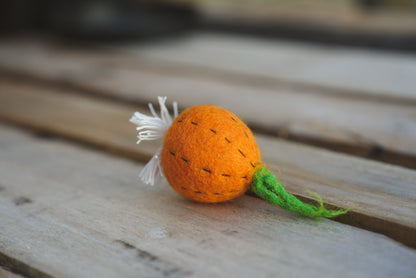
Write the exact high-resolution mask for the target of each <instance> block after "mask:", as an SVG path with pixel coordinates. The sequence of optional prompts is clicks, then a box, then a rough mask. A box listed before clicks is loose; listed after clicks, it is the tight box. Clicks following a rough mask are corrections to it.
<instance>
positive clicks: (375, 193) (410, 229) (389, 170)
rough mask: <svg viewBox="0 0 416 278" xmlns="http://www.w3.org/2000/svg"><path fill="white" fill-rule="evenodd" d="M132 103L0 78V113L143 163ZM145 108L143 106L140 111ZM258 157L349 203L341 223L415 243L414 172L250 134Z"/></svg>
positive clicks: (301, 188) (330, 200)
mask: <svg viewBox="0 0 416 278" xmlns="http://www.w3.org/2000/svg"><path fill="white" fill-rule="evenodd" d="M133 111H135V107H134V106H132V105H127V104H118V103H114V101H108V100H102V99H98V98H93V97H86V96H82V95H77V94H75V93H73V92H72V93H71V91H68V90H59V89H56V88H51V87H45V86H39V85H38V86H35V85H19V84H17V83H16V82H11V81H5V80H3V81H2V82H1V83H0V118H1V119H3V120H5V121H8V122H10V123H15V124H19V125H22V126H25V127H30V128H32V129H35V130H39V131H44V132H45V131H46V132H48V133H49V134H52V135H57V136H63V137H66V138H71V139H74V140H76V141H78V142H81V143H88V144H89V145H90V146H94V147H100V148H104V149H106V150H110V151H112V152H113V153H117V154H119V155H123V156H125V157H130V158H134V159H138V160H139V161H147V160H148V159H149V158H150V157H151V156H152V155H153V154H154V152H155V151H156V149H157V144H149V143H146V142H144V143H143V144H140V145H135V128H134V126H133V125H132V124H131V123H129V122H128V119H129V117H130V116H131V115H132V113H133ZM141 111H145V110H141ZM256 139H257V141H258V143H259V146H260V149H261V151H262V154H263V160H264V161H265V163H266V164H267V165H268V166H269V167H270V168H271V169H272V170H273V171H274V172H275V173H276V174H277V175H278V177H279V178H280V179H281V180H282V181H283V182H284V183H285V184H286V186H287V188H288V190H289V191H290V192H292V193H295V194H296V195H298V196H301V197H304V198H306V199H311V197H310V195H309V194H308V193H307V191H308V190H312V191H316V192H319V193H320V194H321V195H322V197H323V198H324V200H325V202H326V203H327V204H329V205H333V206H336V207H343V208H347V207H353V206H354V205H356V207H353V208H352V212H350V213H349V214H348V215H347V216H344V217H340V221H342V222H344V223H348V224H351V225H354V226H358V227H361V228H364V229H368V230H372V231H377V232H380V233H383V234H386V235H388V236H390V237H392V238H394V239H396V240H398V241H400V242H403V243H405V244H407V245H409V246H413V247H414V246H416V237H415V232H416V221H415V219H416V194H415V190H414V188H415V186H416V172H415V171H411V170H407V169H404V168H400V167H394V166H391V165H387V164H382V163H376V162H371V161H367V160H363V159H359V158H355V157H351V156H347V155H342V154H339V153H333V152H329V151H324V150H322V149H316V148H311V147H306V146H300V145H298V144H293V143H289V142H285V141H282V140H277V139H275V138H273V137H268V136H262V135H259V134H256Z"/></svg>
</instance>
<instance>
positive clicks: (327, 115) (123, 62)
mask: <svg viewBox="0 0 416 278" xmlns="http://www.w3.org/2000/svg"><path fill="white" fill-rule="evenodd" d="M204 39H205V38H204V37H203V36H202V39H200V40H202V41H203V40H204ZM222 40H224V38H223V39H222ZM222 40H220V42H221V43H222V44H224V45H225V46H228V47H230V45H233V43H235V41H232V40H231V41H230V42H227V41H226V40H225V42H224V41H222ZM193 41H196V42H193ZM178 44H179V46H178ZM187 45H188V46H187ZM198 45H199V42H198V39H193V38H191V39H190V40H189V41H185V42H184V46H181V45H180V43H176V45H175V44H174V45H173V46H172V49H170V48H169V47H167V48H166V49H164V48H163V47H160V49H159V50H158V48H157V47H156V50H155V53H153V52H152V51H151V50H146V47H142V48H144V49H142V48H140V47H132V48H131V49H130V50H125V52H126V53H127V54H126V55H123V54H120V52H122V50H123V48H120V49H119V51H116V50H112V51H111V50H108V49H107V50H100V49H97V51H94V52H93V51H91V50H92V49H94V50H95V48H94V47H93V48H92V49H89V50H85V49H84V50H80V49H74V48H68V47H63V46H59V45H55V44H52V43H49V44H48V43H47V42H43V41H40V42H39V41H38V42H36V41H35V42H33V41H32V42H30V41H29V42H28V43H27V44H22V43H15V44H13V43H10V45H7V44H5V43H3V44H0V69H1V70H2V71H3V74H5V73H7V74H9V75H13V76H15V77H16V76H17V77H20V78H22V79H21V80H22V81H24V80H25V79H30V80H37V81H42V82H45V83H49V84H58V85H60V86H63V87H67V88H74V89H76V90H78V91H80V92H81V91H82V92H86V93H89V94H94V95H101V96H106V97H108V98H111V99H113V100H117V101H118V102H131V103H137V104H144V103H146V102H147V101H153V100H154V99H155V98H156V96H157V95H166V96H168V97H169V98H170V99H176V100H180V101H181V103H182V105H183V106H184V107H188V106H192V105H196V104H207V103H212V104H217V105H221V106H224V107H226V108H228V109H229V110H232V111H233V112H235V113H237V114H240V115H242V118H243V120H245V121H246V122H247V123H249V124H250V125H251V126H252V127H253V130H255V131H258V132H260V133H264V134H269V135H277V136H279V137H282V138H285V139H289V140H293V141H296V142H301V143H306V144H310V145H314V146H318V147H324V148H327V149H331V150H336V151H339V152H344V153H350V154H354V155H357V156H362V157H366V158H369V159H374V160H379V161H384V162H389V163H391V164H396V165H401V166H405V167H409V168H414V169H416V153H415V151H414V150H416V145H415V144H416V143H415V142H416V123H415V121H414V111H415V109H416V108H415V106H416V104H415V102H412V101H411V100H410V99H409V96H413V94H410V93H409V92H408V91H409V90H408V89H406V90H405V91H406V93H400V92H399V93H397V94H396V93H395V92H389V93H386V94H381V95H378V97H380V96H381V97H382V98H384V97H385V96H394V97H398V99H400V100H401V101H400V102H391V101H390V100H389V99H386V101H381V102H379V101H374V100H375V99H376V98H367V97H368V95H372V93H371V90H373V91H374V90H377V89H380V88H379V87H377V86H378V84H375V85H374V86H376V87H371V88H372V89H371V88H370V89H371V90H369V91H370V93H368V91H363V92H362V93H359V94H356V95H354V96H351V94H347V93H346V94H341V95H340V94H337V93H335V92H336V90H334V89H331V90H326V91H327V92H326V93H324V94H323V93H322V92H323V91H325V90H322V88H321V87H322V86H320V85H319V84H318V85H317V86H318V87H316V86H315V85H313V84H312V85H311V84H307V85H305V86H303V85H301V86H298V85H295V86H294V88H292V87H291V86H292V85H290V84H298V83H296V82H291V83H290V82H289V83H290V84H288V83H287V84H286V85H283V86H282V85H281V81H273V82H275V84H278V85H276V86H271V87H269V88H265V87H264V84H265V83H268V82H267V81H266V80H265V79H264V78H266V79H267V78H269V79H273V78H274V77H273V76H274V75H273V76H267V75H266V74H265V72H264V69H262V68H260V69H257V70H258V71H260V72H259V73H257V74H256V73H255V72H241V71H238V70H237V69H235V68H232V69H223V68H221V66H220V65H219V66H217V67H214V65H212V64H208V65H207V68H208V69H211V70H208V71H206V70H202V71H201V72H199V73H197V74H195V71H197V70H195V63H194V62H192V61H188V62H187V60H186V59H185V58H184V57H182V56H183V55H182V54H181V55H182V56H181V57H182V58H180V59H179V58H178V59H176V58H175V59H174V58H173V57H171V56H172V53H176V52H178V51H179V52H181V51H183V50H182V48H184V47H185V48H187V47H188V48H191V50H192V51H193V52H195V53H194V54H193V56H192V57H195V55H197V54H198V53H200V52H201V49H199V48H200V46H198ZM260 46H261V47H262V48H261V49H263V48H264V49H263V50H264V51H265V52H266V54H267V55H271V56H272V57H275V56H276V53H274V52H273V51H271V50H270V49H269V48H270V47H266V46H265V45H263V44H260ZM285 48H287V47H283V49H285ZM298 48H300V49H297V50H296V51H301V49H302V47H298ZM115 49H117V48H115ZM209 49H210V48H208V49H207V50H209ZM213 49H214V50H215V49H217V48H216V47H213ZM136 50H137V51H136ZM217 50H218V49H217ZM211 51H212V49H211ZM246 51H247V50H246ZM285 51H286V52H287V51H288V50H287V49H286V50H284V51H283V53H285ZM296 51H294V52H296ZM313 51H315V52H317V53H318V54H319V55H318V57H321V56H322V57H324V54H323V53H322V50H319V49H314V50H313ZM338 51H339V52H340V53H341V54H340V55H341V56H342V55H344V56H345V57H344V56H343V58H342V59H341V62H342V60H343V59H344V60H345V59H347V58H346V57H350V56H351V57H355V60H357V59H358V58H357V57H360V55H361V56H362V55H363V53H361V52H358V54H355V52H354V51H353V52H352V53H349V52H348V51H346V53H347V54H345V53H344V54H342V53H343V52H342V51H340V50H338ZM277 53H278V52H277ZM325 53H326V52H325ZM289 54H291V55H292V56H293V55H294V53H291V52H290V51H289ZM267 55H266V56H267ZM354 55H355V56H354ZM165 56H167V57H165ZM179 56H180V55H179ZM306 56H307V57H308V55H306ZM356 56H357V57H356ZM155 57H156V58H155ZM335 57H337V56H335ZM275 58H276V57H275ZM277 58H279V55H277ZM292 58H293V57H292ZM334 59H335V58H334ZM377 59H381V60H382V62H381V66H380V67H381V68H383V69H385V68H386V65H387V64H388V62H389V60H391V61H390V62H391V63H393V64H395V65H396V66H395V67H396V68H397V69H400V70H398V71H399V72H402V71H404V70H406V69H409V70H411V69H412V61H410V62H409V61H403V57H401V56H398V57H396V56H394V55H392V57H389V58H388V59H387V60H386V59H384V60H383V59H382V58H380V55H378V54H377V55H375V57H372V58H371V59H370V61H369V62H368V65H367V67H369V66H370V65H377V61H378V60H377ZM305 60H306V62H307V63H312V62H316V63H317V61H315V60H314V59H312V61H310V60H311V58H310V57H309V58H305ZM335 60H336V59H335ZM358 60H359V59H358ZM396 60H397V61H396ZM410 60H411V59H410ZM331 61H332V60H331V59H329V61H328V63H329V62H331ZM187 63H188V64H191V67H187V66H186V65H187ZM204 63H206V62H204ZM312 64H313V63H312ZM335 64H336V63H335ZM39 65H42V66H39ZM204 65H205V64H204ZM388 65H390V64H388ZM414 65H415V68H416V62H415V63H414ZM197 66H201V65H199V64H198V65H197ZM356 66H357V65H356ZM257 67H259V65H257ZM310 67H311V66H310ZM224 70H225V71H227V70H228V73H225V74H223V72H224ZM385 70H386V69H385ZM385 70H382V71H381V72H383V71H385ZM292 71H294V70H292ZM387 71H388V70H387ZM215 72H217V73H216V75H217V76H222V75H223V76H224V78H223V79H222V80H212V79H210V77H209V76H210V75H212V74H210V73H215ZM408 74H409V73H408ZM237 76H239V77H237ZM250 76H251V77H254V78H257V77H256V76H260V77H259V78H260V79H258V80H257V81H253V84H252V85H251V87H250V86H248V84H246V83H244V82H243V83H241V82H240V81H241V80H245V79H247V80H250ZM347 76H348V75H347ZM406 76H407V75H406ZM354 78H358V77H357V76H355V77H354ZM387 78H388V76H384V78H383V80H384V79H387ZM397 78H398V77H396V79H397ZM236 79H238V80H239V81H237V80H236ZM347 79H348V78H347ZM348 80H349V79H348ZM354 80H355V79H352V80H350V81H351V82H353V81H354ZM406 80H407V79H406V78H405V81H406ZM356 81H357V80H356ZM399 81H400V78H399V79H397V80H396V81H395V82H392V83H393V84H395V86H397V90H401V87H400V86H399V85H398V83H400V82H399ZM343 82H344V81H343ZM318 83H319V82H318ZM358 83H360V82H358ZM375 83H377V82H375ZM341 84H344V83H341ZM405 84H407V85H406V86H407V87H406V88H410V87H411V86H412V83H411V81H410V79H409V80H407V81H406V82H405ZM413 85H415V86H416V84H413ZM314 86H315V88H314ZM363 86H364V85H363ZM372 86H373V85H372ZM266 87H267V86H266ZM364 88H365V86H364ZM367 89H368V88H367ZM391 90H393V89H392V88H390V91H391ZM191 92H192V93H191ZM258 107H261V109H259V108H258Z"/></svg>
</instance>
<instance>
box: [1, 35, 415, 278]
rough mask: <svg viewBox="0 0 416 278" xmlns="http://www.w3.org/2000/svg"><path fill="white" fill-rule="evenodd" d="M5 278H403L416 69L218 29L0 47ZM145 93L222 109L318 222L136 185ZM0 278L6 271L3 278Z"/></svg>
mask: <svg viewBox="0 0 416 278" xmlns="http://www.w3.org/2000/svg"><path fill="white" fill-rule="evenodd" d="M0 73H1V74H0V120H1V124H0V148H1V155H0V177H1V179H0V267H3V269H2V270H1V269H0V276H2V275H4V276H6V275H11V276H10V277H14V276H18V275H23V276H28V277H143V276H145V277H164V276H166V277H186V276H191V277H192V276H194V277H217V276H219V277H230V276H231V277H234V276H241V277H253V276H259V277H268V276H271V277H275V276H289V277H298V276H300V277H303V276H306V275H308V277H318V276H319V277H334V276H335V275H341V276H343V277H368V276H370V275H372V276H377V277H392V276H397V277H414V275H415V273H416V272H415V271H416V263H415V262H416V252H415V250H414V248H416V171H415V169H416V114H415V113H416V112H415V111H416V95H415V93H414V90H415V89H416V78H415V76H416V57H414V56H412V55H410V54H409V55H398V54H394V53H389V52H371V51H364V50H357V49H349V48H339V47H338V48H335V47H323V46H316V45H308V44H305V43H303V44H300V43H289V42H285V41H273V42H272V41H263V40H260V39H258V40H254V39H247V38H245V37H238V36H227V37H226V36H222V35H219V34H214V33H197V34H194V35H190V36H187V37H183V38H180V39H176V40H172V41H170V42H169V43H166V42H153V43H148V44H144V45H141V44H126V45H90V46H88V47H80V46H79V47H76V46H69V45H67V44H64V43H59V42H56V41H53V40H51V39H47V38H44V39H31V38H20V39H14V40H11V39H9V40H3V41H1V42H0ZM158 95H163V96H165V95H166V96H168V100H169V102H171V101H173V100H177V101H178V102H179V105H180V108H181V110H182V109H184V108H186V107H189V106H192V105H197V104H216V105H220V106H223V107H225V108H227V109H229V110H231V111H233V112H235V113H236V114H237V115H239V116H240V117H241V118H242V119H243V120H245V121H246V122H247V123H248V124H249V125H250V127H251V128H252V129H253V131H254V132H255V135H256V139H257V141H258V144H259V146H260V148H261V150H262V156H263V160H264V161H265V162H266V164H267V165H268V166H269V168H270V169H271V170H272V171H273V172H274V173H275V174H276V175H277V176H278V177H279V179H281V180H282V181H283V183H284V184H285V186H286V187H287V189H288V191H290V192H291V193H293V194H295V195H296V196H298V197H300V198H301V199H302V200H305V201H312V200H313V197H311V196H310V195H309V194H308V193H307V192H308V190H312V191H316V192H319V193H320V194H321V196H322V197H323V199H324V201H325V204H326V206H328V207H335V208H348V207H352V210H351V211H350V212H349V213H348V214H346V215H344V216H340V217H338V218H336V219H333V220H327V219H322V220H319V221H316V220H313V219H309V218H306V217H301V216H299V215H296V214H294V213H291V212H287V211H284V210H282V209H280V208H279V207H273V206H271V205H269V204H267V203H266V202H264V201H263V200H261V199H258V198H256V197H255V196H253V195H250V194H247V195H245V196H243V197H240V198H238V199H236V200H233V201H230V202H226V203H220V204H210V205H207V204H199V203H194V202H191V201H188V200H185V199H184V198H183V197H181V196H179V195H178V194H176V193H175V192H174V191H173V190H172V189H171V188H170V186H169V185H168V184H167V183H166V182H162V183H159V184H156V185H155V186H148V185H144V184H143V183H141V182H140V181H139V180H138V178H137V175H138V173H139V171H140V169H141V168H142V167H143V166H144V164H145V163H146V162H147V160H148V159H149V158H150V157H151V156H152V154H153V153H154V152H155V150H156V148H157V144H156V143H148V142H145V143H142V144H140V145H136V144H135V141H136V140H135V138H136V134H135V133H136V131H135V128H134V126H133V125H132V124H131V123H129V122H128V119H129V118H130V116H131V115H132V113H133V112H134V111H142V112H145V111H147V108H146V105H147V102H150V101H151V102H155V100H156V97H157V96H158ZM6 277H7V276H6Z"/></svg>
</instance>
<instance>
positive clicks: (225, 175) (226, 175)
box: [221, 174, 231, 177]
mask: <svg viewBox="0 0 416 278" xmlns="http://www.w3.org/2000/svg"><path fill="white" fill-rule="evenodd" d="M221 176H223V177H231V175H228V174H221Z"/></svg>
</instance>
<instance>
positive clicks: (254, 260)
mask: <svg viewBox="0 0 416 278" xmlns="http://www.w3.org/2000/svg"><path fill="white" fill-rule="evenodd" d="M0 132H1V134H2V136H1V137H0V145H1V146H2V147H4V151H3V152H2V156H0V165H1V167H0V173H1V175H0V177H1V183H2V190H1V192H0V216H1V217H0V226H1V227H2V229H0V235H1V241H0V250H1V252H2V253H3V254H6V255H7V256H8V257H9V258H12V259H13V260H18V261H20V262H21V263H22V264H28V265H30V266H31V267H32V268H33V269H38V271H41V272H42V273H46V274H47V275H48V276H54V277H103V278H106V277H120V276H121V277H137V276H140V277H161V276H163V277H186V276H193V277H230V276H238V277H253V276H256V277H270V276H274V275H275V274H276V273H279V275H282V276H285V277H304V276H306V275H307V276H308V277H334V276H336V275H339V273H342V274H343V277H346V278H347V277H351V278H352V277H354V278H355V277H368V276H371V275H375V276H377V277H391V276H394V277H406V278H407V277H409V278H410V277H413V276H414V272H415V271H416V266H415V265H414V263H413V262H414V261H415V259H416V252H415V251H414V250H411V249H408V248H406V247H404V246H402V245H400V244H397V243H396V242H394V241H391V240H389V239H388V238H386V237H384V236H381V235H378V234H374V233H371V232H368V231H365V230H361V229H356V228H354V227H350V226H348V225H342V224H340V223H336V222H334V221H331V220H328V219H321V220H320V221H316V220H313V219H310V218H307V217H301V216H299V215H296V214H294V213H291V212H288V211H284V210H282V209H280V208H279V207H273V206H270V205H269V204H267V203H266V202H264V201H263V200H260V199H255V198H251V197H248V196H243V197H241V198H238V199H235V200H233V201H230V202H226V203H221V204H199V203H195V202H191V201H189V200H186V199H184V198H183V197H181V196H179V195H178V194H176V193H175V192H174V191H173V190H172V189H171V188H169V186H168V185H167V184H166V183H164V184H157V185H156V186H146V185H144V184H142V183H140V182H139V184H137V183H136V182H135V181H136V178H137V173H138V171H140V168H141V167H142V166H143V165H142V164H138V163H132V162H130V161H126V160H125V159H117V158H115V157H112V156H109V155H107V154H105V153H99V152H94V151H91V150H85V149H82V148H79V147H78V146H74V145H70V144H65V143H63V142H60V141H45V140H42V139H39V138H34V137H33V136H30V135H29V134H27V133H24V132H20V131H17V130H15V129H12V128H7V127H3V126H0ZM51 169H53V171H51ZM23 197H24V198H26V199H30V202H26V203H24V204H17V203H16V202H15V201H14V200H16V199H17V198H23ZM16 239H18V240H16ZM323 270H324V271H323ZM22 274H23V273H22ZM29 276H30V275H29ZM30 277H36V276H30ZM37 277H39V276H37ZM40 277H42V276H40Z"/></svg>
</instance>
